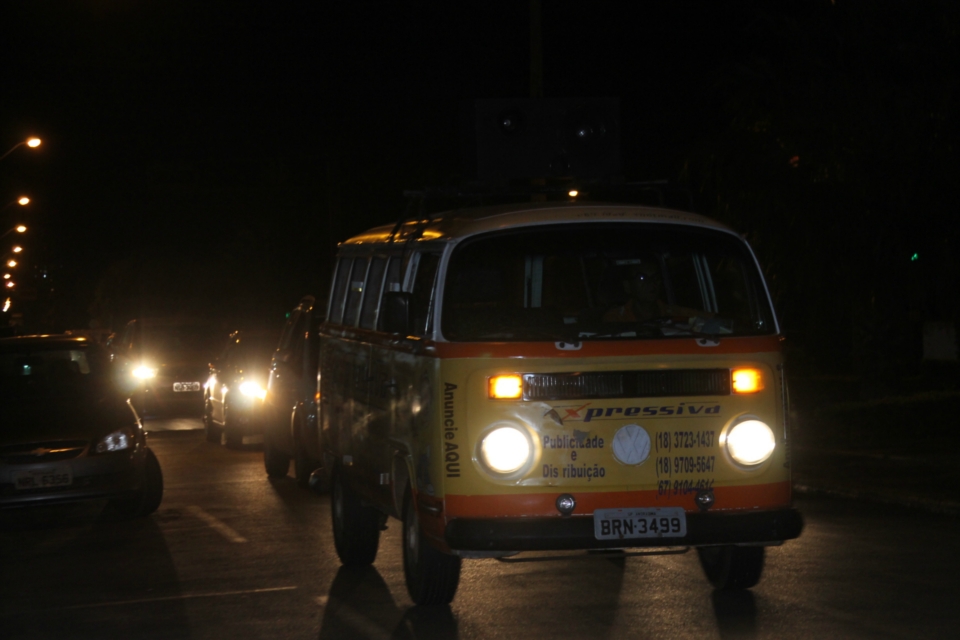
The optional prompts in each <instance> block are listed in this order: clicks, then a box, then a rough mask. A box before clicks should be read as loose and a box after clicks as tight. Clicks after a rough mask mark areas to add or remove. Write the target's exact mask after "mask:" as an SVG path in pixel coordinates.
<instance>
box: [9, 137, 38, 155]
mask: <svg viewBox="0 0 960 640" xmlns="http://www.w3.org/2000/svg"><path fill="white" fill-rule="evenodd" d="M40 142H41V140H40V138H27V139H26V140H22V141H20V142H18V143H17V144H15V145H13V146H12V147H10V149H9V150H8V151H7V152H6V153H5V154H3V155H2V156H0V160H3V159H4V158H6V157H7V156H8V155H10V154H11V153H13V151H14V150H15V149H17V148H18V147H22V146H24V145H26V146H28V147H30V148H31V149H36V148H37V147H39V146H40Z"/></svg>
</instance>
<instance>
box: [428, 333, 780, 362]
mask: <svg viewBox="0 0 960 640" xmlns="http://www.w3.org/2000/svg"><path fill="white" fill-rule="evenodd" d="M581 345H582V346H581V348H580V349H579V350H577V351H572V350H570V351H567V350H561V349H558V348H557V347H556V345H554V343H552V342H483V343H478V342H428V343H427V345H426V346H427V354H428V355H429V354H436V355H437V356H439V357H441V358H595V357H613V356H645V355H714V354H717V355H719V354H736V353H770V352H779V351H780V338H779V337H778V336H757V337H750V338H720V344H718V345H717V346H715V347H701V346H700V345H699V344H697V341H696V340H695V339H693V338H671V339H668V340H587V341H584V342H582V343H581Z"/></svg>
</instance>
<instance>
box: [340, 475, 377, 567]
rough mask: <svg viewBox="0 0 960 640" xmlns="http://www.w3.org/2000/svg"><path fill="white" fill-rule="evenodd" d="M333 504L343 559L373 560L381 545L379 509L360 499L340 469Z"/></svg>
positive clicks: (352, 563)
mask: <svg viewBox="0 0 960 640" xmlns="http://www.w3.org/2000/svg"><path fill="white" fill-rule="evenodd" d="M330 508H331V511H332V516H333V518H332V519H333V543H334V546H335V547H336V548H337V555H338V556H340V561H341V562H342V563H343V564H345V565H348V566H365V565H369V564H372V563H373V561H374V560H375V559H376V557H377V547H378V546H380V512H379V511H377V510H376V509H374V508H373V507H369V506H366V505H364V504H363V503H362V502H361V501H360V497H359V496H358V495H357V494H356V493H354V491H353V489H351V488H350V486H349V484H348V483H347V482H346V479H345V478H344V475H343V472H342V471H341V470H339V469H338V470H337V471H336V473H334V474H333V488H332V489H331V492H330Z"/></svg>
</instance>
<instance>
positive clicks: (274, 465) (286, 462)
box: [263, 436, 290, 478]
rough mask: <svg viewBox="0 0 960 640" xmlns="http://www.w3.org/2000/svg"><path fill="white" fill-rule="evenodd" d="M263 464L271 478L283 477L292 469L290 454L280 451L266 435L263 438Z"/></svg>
mask: <svg viewBox="0 0 960 640" xmlns="http://www.w3.org/2000/svg"><path fill="white" fill-rule="evenodd" d="M263 466H264V468H265V469H266V470H267V476H269V477H271V478H283V477H285V476H286V475H287V472H288V471H289V470H290V456H288V455H287V454H285V453H284V452H282V451H278V450H277V449H276V447H274V446H273V445H272V444H270V438H268V437H266V436H264V438H263Z"/></svg>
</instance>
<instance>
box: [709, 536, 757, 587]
mask: <svg viewBox="0 0 960 640" xmlns="http://www.w3.org/2000/svg"><path fill="white" fill-rule="evenodd" d="M765 551H766V548H765V547H737V546H733V545H725V546H721V547H698V548H697V555H698V556H700V566H701V567H703V572H704V574H706V576H707V580H708V581H709V582H710V584H711V585H713V588H714V589H726V590H737V589H749V588H751V587H754V586H756V584H757V583H758V582H760V576H761V575H762V574H763V557H764V555H765Z"/></svg>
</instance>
